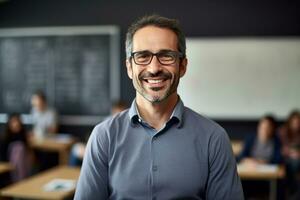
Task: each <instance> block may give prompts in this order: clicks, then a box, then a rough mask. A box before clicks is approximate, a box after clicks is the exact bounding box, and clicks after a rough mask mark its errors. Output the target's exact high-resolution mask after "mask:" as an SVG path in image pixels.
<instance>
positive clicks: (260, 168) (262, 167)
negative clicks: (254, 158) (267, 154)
mask: <svg viewBox="0 0 300 200" xmlns="http://www.w3.org/2000/svg"><path fill="white" fill-rule="evenodd" d="M278 168H279V166H278V165H273V164H259V165H256V166H255V167H254V168H253V167H249V166H247V165H245V164H239V165H238V171H249V170H253V169H254V170H255V171H257V172H267V173H273V172H276V171H277V170H278Z"/></svg>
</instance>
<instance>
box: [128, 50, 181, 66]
mask: <svg viewBox="0 0 300 200" xmlns="http://www.w3.org/2000/svg"><path fill="white" fill-rule="evenodd" d="M143 52H144V53H149V54H151V58H150V59H149V61H148V62H147V63H138V62H136V60H135V57H134V55H135V54H137V53H143ZM164 53H166V54H167V53H169V54H170V55H172V56H173V57H174V58H175V59H174V62H172V63H167V64H165V63H162V62H161V60H160V59H159V55H161V54H164ZM154 56H156V58H157V60H158V62H159V63H160V64H161V65H172V64H174V63H175V62H176V60H177V59H178V58H179V59H182V58H184V57H185V56H184V55H183V53H181V52H178V51H172V50H163V51H159V52H157V53H152V52H151V51H136V52H132V53H131V55H130V58H132V59H133V61H134V63H135V64H136V65H149V64H150V63H151V62H152V59H153V57H154Z"/></svg>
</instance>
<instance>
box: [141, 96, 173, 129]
mask: <svg viewBox="0 0 300 200" xmlns="http://www.w3.org/2000/svg"><path fill="white" fill-rule="evenodd" d="M177 101H178V96H177V94H176V93H174V94H172V95H170V96H169V97H168V98H167V99H165V100H164V101H162V102H159V103H152V102H149V101H148V100H146V99H145V98H144V97H142V96H140V95H137V97H136V104H137V109H138V111H139V114H140V115H141V117H142V118H143V120H145V121H146V122H147V123H148V124H149V125H150V126H152V127H153V128H155V129H156V130H160V129H161V128H162V127H163V126H164V124H165V123H166V122H167V121H168V120H169V119H170V117H171V115H172V112H173V110H174V108H175V106H176V103H177Z"/></svg>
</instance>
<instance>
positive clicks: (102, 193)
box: [74, 125, 108, 200]
mask: <svg viewBox="0 0 300 200" xmlns="http://www.w3.org/2000/svg"><path fill="white" fill-rule="evenodd" d="M82 199H89V200H99V199H108V138H107V135H106V130H105V128H104V127H103V126H101V125H98V126H96V127H95V128H94V130H93V132H92V134H91V136H90V138H89V140H88V143H87V147H86V151H85V155H84V159H83V163H82V167H81V172H80V176H79V180H78V182H77V186H76V191H75V196H74V200H82Z"/></svg>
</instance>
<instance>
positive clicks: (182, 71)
mask: <svg viewBox="0 0 300 200" xmlns="http://www.w3.org/2000/svg"><path fill="white" fill-rule="evenodd" d="M187 64H188V60H187V58H184V59H182V60H181V61H180V63H179V73H180V77H183V76H184V74H185V72H186V67H187Z"/></svg>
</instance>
